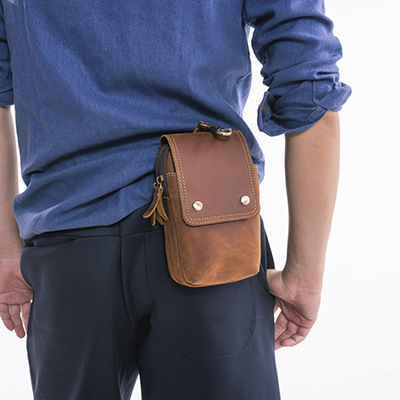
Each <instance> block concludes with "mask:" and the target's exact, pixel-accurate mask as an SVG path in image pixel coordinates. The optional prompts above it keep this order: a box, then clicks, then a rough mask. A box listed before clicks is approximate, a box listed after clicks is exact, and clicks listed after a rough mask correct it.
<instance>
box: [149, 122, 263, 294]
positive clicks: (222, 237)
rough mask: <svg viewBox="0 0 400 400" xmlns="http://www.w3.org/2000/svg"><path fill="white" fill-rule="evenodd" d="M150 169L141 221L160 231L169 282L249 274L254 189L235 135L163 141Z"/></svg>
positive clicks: (199, 134) (254, 267)
mask: <svg viewBox="0 0 400 400" xmlns="http://www.w3.org/2000/svg"><path fill="white" fill-rule="evenodd" d="M199 125H200V124H199ZM204 125H205V126H208V124H204V123H203V128H204ZM196 129H198V128H196ZM206 129H207V128H206ZM155 169H156V175H157V182H156V184H155V189H156V191H155V194H154V198H153V202H152V204H151V206H150V208H149V210H148V211H147V212H146V213H145V215H144V217H145V218H147V217H150V216H152V220H153V224H154V223H155V220H156V219H157V220H158V221H159V222H160V223H162V224H163V225H164V234H165V250H166V256H167V261H168V268H169V272H170V275H171V277H172V278H173V279H174V280H175V281H176V282H177V283H179V284H181V285H185V286H190V287H203V286H212V285H218V284H224V283H230V282H236V281H239V280H242V279H245V278H248V277H250V276H253V275H255V274H257V273H258V271H259V267H260V257H261V249H260V246H261V244H260V201H259V183H258V174H257V167H256V166H255V165H254V164H253V162H252V159H251V155H250V151H249V149H248V146H247V142H246V140H245V138H244V136H243V134H242V133H241V132H240V131H231V133H230V135H229V136H221V135H218V134H216V133H215V130H214V132H212V131H210V130H209V129H207V130H204V131H198V130H195V132H192V133H177V134H167V135H163V136H162V137H161V141H160V151H159V154H158V156H157V160H156V166H155Z"/></svg>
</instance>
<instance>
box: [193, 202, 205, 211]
mask: <svg viewBox="0 0 400 400" xmlns="http://www.w3.org/2000/svg"><path fill="white" fill-rule="evenodd" d="M193 208H194V209H195V211H201V210H202V208H203V203H202V202H201V201H195V202H194V203H193Z"/></svg>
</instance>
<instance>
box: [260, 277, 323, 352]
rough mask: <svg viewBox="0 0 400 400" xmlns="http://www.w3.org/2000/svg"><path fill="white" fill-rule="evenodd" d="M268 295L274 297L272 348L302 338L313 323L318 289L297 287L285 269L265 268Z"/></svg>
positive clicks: (298, 341)
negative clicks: (274, 319) (277, 313)
mask: <svg viewBox="0 0 400 400" xmlns="http://www.w3.org/2000/svg"><path fill="white" fill-rule="evenodd" d="M267 280H268V285H269V289H270V292H271V294H273V295H274V296H275V297H276V303H275V310H274V312H276V311H277V310H278V309H280V313H279V315H278V317H277V319H276V321H275V350H277V349H280V348H281V347H285V346H294V345H296V344H298V343H300V342H301V341H303V340H304V339H305V337H306V336H307V335H308V333H309V332H310V329H311V327H312V326H313V325H314V323H315V321H316V319H317V315H318V309H319V304H320V299H321V290H320V289H309V288H300V287H298V286H296V283H295V281H294V280H293V279H290V278H288V277H287V275H285V272H284V271H276V270H273V269H269V270H267Z"/></svg>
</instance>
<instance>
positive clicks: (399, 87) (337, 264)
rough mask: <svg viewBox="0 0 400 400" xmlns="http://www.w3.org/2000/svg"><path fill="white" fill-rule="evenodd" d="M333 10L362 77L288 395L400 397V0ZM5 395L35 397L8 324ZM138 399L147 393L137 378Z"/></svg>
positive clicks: (278, 216)
mask: <svg viewBox="0 0 400 400" xmlns="http://www.w3.org/2000/svg"><path fill="white" fill-rule="evenodd" d="M326 9H327V14H328V16H329V17H330V18H332V19H333V20H334V22H335V29H334V32H335V34H336V36H338V37H339V38H340V40H341V42H342V46H343V52H344V58H343V60H342V61H340V63H339V67H340V68H341V80H342V81H343V82H346V83H348V84H350V85H351V86H352V88H353V94H352V96H351V98H350V99H349V101H348V102H347V103H346V105H345V106H344V108H343V111H342V112H341V114H340V116H341V131H342V160H341V178H340V187H339V193H338V199H337V206H336V211H335V218H334V224H333V228H332V234H331V240H330V244H329V249H328V256H327V266H326V274H325V281H324V290H323V301H322V305H321V309H320V315H319V319H318V321H317V323H316V325H315V326H314V328H313V330H312V331H311V333H310V335H309V336H308V338H307V339H306V341H305V342H303V343H302V344H300V345H298V346H297V347H294V348H290V349H281V350H279V351H278V352H277V363H278V371H279V376H280V383H281V393H282V399H283V400H292V399H296V400H303V399H304V400H322V399H323V400H331V399H332V400H333V399H334V400H337V399H363V400H382V399H384V400H398V399H400V361H399V359H400V340H399V328H400V323H399V318H400V312H399V307H400V295H399V279H400V273H399V269H400V207H399V206H400V189H399V186H400V176H399V175H400V154H399V145H400V140H399V134H400V128H399V126H398V125H399V124H398V121H399V117H400V102H399V93H400V83H399V79H398V78H397V76H398V73H399V58H398V43H399V39H400V34H399V30H398V28H399V27H398V25H399V24H400V3H399V2H398V0H386V1H382V2H376V1H372V0H364V1H361V0H358V1H352V2H351V1H345V0H326ZM253 66H254V77H253V82H254V83H253V91H252V94H251V97H250V99H249V102H248V105H247V107H246V121H247V122H248V123H249V125H250V126H251V128H252V129H253V132H255V133H256V135H257V138H258V139H259V141H260V144H261V145H262V148H263V150H264V153H265V157H266V160H267V169H266V178H265V180H264V182H263V184H262V214H263V218H264V222H265V225H266V229H267V233H268V235H269V240H270V242H271V246H272V250H273V253H274V257H275V262H276V264H277V267H278V268H282V266H283V264H284V261H285V250H286V249H285V245H286V235H287V210H286V194H285V185H284V174H283V160H284V158H283V150H284V138H283V137H277V138H269V137H267V136H266V135H264V134H259V133H257V132H258V130H257V126H256V112H255V111H256V109H257V106H258V103H259V102H260V101H261V98H262V94H263V91H264V88H263V86H262V84H261V77H260V75H259V70H260V66H259V64H258V63H257V62H256V61H254V62H253ZM0 399H1V400H25V399H27V400H28V399H32V396H31V394H30V381H29V372H28V367H27V361H26V354H25V341H24V340H22V341H21V340H19V339H17V338H16V337H15V335H13V334H9V333H8V332H7V331H6V330H5V329H4V328H0ZM132 399H134V400H138V399H140V394H139V385H137V387H136V388H135V392H134V395H133V397H132ZM54 400H57V399H54ZM188 400H190V399H188ZM205 400H206V399H205ZM210 400H212V399H210ZM243 400H245V399H243Z"/></svg>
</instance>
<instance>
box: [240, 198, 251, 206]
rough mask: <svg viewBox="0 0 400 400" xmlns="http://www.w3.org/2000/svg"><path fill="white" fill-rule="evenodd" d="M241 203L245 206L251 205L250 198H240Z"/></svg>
mask: <svg viewBox="0 0 400 400" xmlns="http://www.w3.org/2000/svg"><path fill="white" fill-rule="evenodd" d="M240 202H241V203H242V204H243V205H244V206H247V205H249V204H250V197H249V196H242V197H241V198H240Z"/></svg>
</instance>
